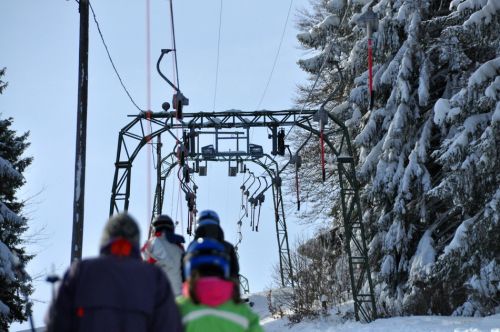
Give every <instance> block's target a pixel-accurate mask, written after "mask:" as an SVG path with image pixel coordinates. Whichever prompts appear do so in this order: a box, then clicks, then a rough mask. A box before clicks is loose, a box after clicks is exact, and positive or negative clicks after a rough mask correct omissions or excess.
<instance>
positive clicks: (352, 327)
mask: <svg viewBox="0 0 500 332" xmlns="http://www.w3.org/2000/svg"><path fill="white" fill-rule="evenodd" d="M250 301H251V302H253V303H254V306H253V307H252V309H253V310H254V311H255V312H256V313H257V314H258V315H259V316H260V318H261V324H262V326H263V327H264V330H265V331H267V332H278V331H279V332H281V331H297V332H298V331H300V332H311V331H322V332H346V331H356V332H358V331H359V332H363V331H365V332H368V331H370V332H372V331H373V332H391V331H395V332H396V331H397V332H410V331H411V332H445V331H446V332H449V331H452V332H486V331H488V332H500V314H496V315H493V316H489V317H448V316H447V317H443V316H412V317H396V318H386V319H377V320H376V321H374V322H372V323H370V324H362V323H358V322H355V321H346V320H345V319H344V318H343V317H341V316H340V315H337V314H336V313H337V308H334V309H332V310H331V311H330V312H329V315H327V316H322V317H319V318H317V319H314V320H310V319H306V320H304V321H302V322H300V323H298V324H295V325H290V323H289V321H288V319H287V318H286V317H285V318H281V319H279V318H273V317H272V315H271V313H270V312H269V310H268V303H267V299H266V293H256V294H253V295H251V296H250Z"/></svg>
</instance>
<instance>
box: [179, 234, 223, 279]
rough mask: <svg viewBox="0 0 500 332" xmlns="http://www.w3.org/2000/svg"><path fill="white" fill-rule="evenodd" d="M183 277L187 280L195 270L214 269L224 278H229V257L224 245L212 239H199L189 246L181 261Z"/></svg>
mask: <svg viewBox="0 0 500 332" xmlns="http://www.w3.org/2000/svg"><path fill="white" fill-rule="evenodd" d="M183 265H184V277H185V278H188V277H189V276H191V273H192V272H193V271H195V270H202V269H203V268H207V267H208V268H211V269H213V268H215V269H218V270H220V272H222V273H221V275H222V276H223V277H224V278H226V279H227V278H229V272H230V264H229V255H228V254H227V252H226V248H225V247H224V245H223V244H222V243H220V242H218V241H216V240H214V239H210V238H199V239H197V240H195V241H193V242H191V244H190V245H189V247H188V248H187V250H186V255H185V256H184V259H183Z"/></svg>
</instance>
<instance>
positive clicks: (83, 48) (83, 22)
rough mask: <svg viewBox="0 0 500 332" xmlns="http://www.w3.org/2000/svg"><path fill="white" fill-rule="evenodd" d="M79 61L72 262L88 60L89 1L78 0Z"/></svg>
mask: <svg viewBox="0 0 500 332" xmlns="http://www.w3.org/2000/svg"><path fill="white" fill-rule="evenodd" d="M79 4H80V6H79V10H80V59H79V63H78V106H77V120H76V158H75V187H74V200H73V236H72V240H71V262H73V261H74V260H76V259H81V258H82V242H83V217H84V198H85V158H86V142H87V96H88V59H89V2H88V0H80V2H79Z"/></svg>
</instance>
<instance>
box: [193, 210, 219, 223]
mask: <svg viewBox="0 0 500 332" xmlns="http://www.w3.org/2000/svg"><path fill="white" fill-rule="evenodd" d="M205 221H210V222H213V223H216V224H220V220H219V215H218V214H217V212H215V211H213V210H203V211H201V212H200V215H199V216H198V220H197V223H198V224H199V223H201V222H205Z"/></svg>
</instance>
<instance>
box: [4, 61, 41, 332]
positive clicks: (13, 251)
mask: <svg viewBox="0 0 500 332" xmlns="http://www.w3.org/2000/svg"><path fill="white" fill-rule="evenodd" d="M4 74H5V68H3V69H0V94H1V93H2V92H3V90H4V89H5V87H6V86H7V83H5V82H4V81H2V80H1V79H2V76H3V75H4ZM11 125H12V118H7V119H1V118H0V331H8V327H9V325H10V324H11V323H12V322H13V321H25V320H26V319H27V310H29V309H28V308H27V303H26V297H25V295H29V294H31V292H32V286H31V279H30V277H29V275H28V274H27V272H26V270H25V266H26V264H27V262H28V261H29V260H30V259H31V258H32V257H33V256H31V255H28V254H27V253H26V249H25V248H24V246H23V240H22V238H21V236H22V235H23V233H24V232H25V231H26V229H27V227H28V226H27V219H26V218H25V217H24V216H23V215H22V209H23V206H24V202H22V201H20V200H19V199H18V198H17V197H16V192H17V190H18V189H19V188H20V187H21V186H22V185H23V184H24V183H25V179H24V177H23V175H22V173H23V171H24V170H25V169H26V167H28V166H29V165H30V164H31V161H32V158H31V157H23V153H24V151H25V149H26V148H27V147H28V146H29V143H28V142H27V140H28V135H29V133H24V134H22V135H20V136H18V135H17V134H16V132H15V131H14V130H12V129H10V126H11Z"/></svg>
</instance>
